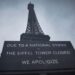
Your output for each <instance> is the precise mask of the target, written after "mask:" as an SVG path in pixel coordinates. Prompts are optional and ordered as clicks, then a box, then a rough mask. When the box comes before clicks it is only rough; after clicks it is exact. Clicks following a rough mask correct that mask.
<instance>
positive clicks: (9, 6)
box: [0, 0, 75, 53]
mask: <svg viewBox="0 0 75 75" xmlns="http://www.w3.org/2000/svg"><path fill="white" fill-rule="evenodd" d="M30 1H31V2H32V3H34V5H35V8H34V9H35V13H36V16H37V18H38V21H39V23H40V26H41V27H42V30H43V31H44V33H45V34H48V35H49V36H50V37H51V40H53V41H58V40H59V41H71V42H72V45H73V46H74V47H75V0H0V53H1V51H2V48H3V43H4V41H19V40H20V35H21V34H22V33H24V32H25V30H26V26H27V20H28V10H27V5H28V3H29V2H30Z"/></svg>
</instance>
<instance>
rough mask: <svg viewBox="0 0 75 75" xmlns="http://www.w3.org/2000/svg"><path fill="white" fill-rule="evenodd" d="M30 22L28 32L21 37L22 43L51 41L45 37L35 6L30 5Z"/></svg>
mask: <svg viewBox="0 0 75 75" xmlns="http://www.w3.org/2000/svg"><path fill="white" fill-rule="evenodd" d="M28 11H29V13H28V22H27V28H26V32H25V33H23V34H22V35H21V38H20V39H21V41H49V39H50V37H49V36H48V35H44V33H43V31H42V29H41V27H40V25H39V22H38V20H37V17H36V14H35V11H34V4H32V3H29V4H28Z"/></svg>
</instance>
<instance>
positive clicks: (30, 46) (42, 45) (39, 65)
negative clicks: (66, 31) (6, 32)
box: [1, 41, 75, 70]
mask: <svg viewBox="0 0 75 75" xmlns="http://www.w3.org/2000/svg"><path fill="white" fill-rule="evenodd" d="M74 56H75V55H74V49H73V47H72V45H71V43H70V42H69V41H64V42H63V41H52V42H37V43H36V42H30V43H28V42H25V41H24V42H23V41H20V42H19V41H13V42H12V41H6V42H5V43H4V48H3V52H2V59H1V62H2V64H3V65H1V66H2V68H1V69H2V70H39V69H42V70H46V69H62V68H63V69H64V68H74V67H75V65H74V62H75V61H74Z"/></svg>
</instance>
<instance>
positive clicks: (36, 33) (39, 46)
mask: <svg viewBox="0 0 75 75" xmlns="http://www.w3.org/2000/svg"><path fill="white" fill-rule="evenodd" d="M28 11H29V14H28V23H27V28H26V32H25V33H23V34H21V37H20V41H5V42H4V46H3V50H2V53H1V58H0V75H8V74H9V75H11V74H12V75H60V74H61V75H64V74H66V75H71V74H72V73H73V74H72V75H75V50H74V48H73V46H72V44H71V42H70V41H50V37H49V36H48V35H45V34H44V32H43V31H42V29H41V27H40V25H39V22H38V20H37V17H36V14H35V12H34V4H32V3H29V4H28Z"/></svg>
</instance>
